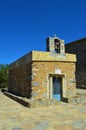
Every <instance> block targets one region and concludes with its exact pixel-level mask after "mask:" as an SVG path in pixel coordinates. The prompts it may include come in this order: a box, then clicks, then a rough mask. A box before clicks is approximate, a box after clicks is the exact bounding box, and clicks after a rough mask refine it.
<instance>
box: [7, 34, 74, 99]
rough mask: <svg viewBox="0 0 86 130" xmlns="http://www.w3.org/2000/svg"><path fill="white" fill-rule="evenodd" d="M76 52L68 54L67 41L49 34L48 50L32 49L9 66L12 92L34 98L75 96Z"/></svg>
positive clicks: (10, 89)
mask: <svg viewBox="0 0 86 130" xmlns="http://www.w3.org/2000/svg"><path fill="white" fill-rule="evenodd" d="M75 72H76V55H74V54H69V53H65V45H64V40H61V39H59V38H58V37H56V36H55V37H49V38H47V40H46V51H45V52H43V51H32V52H30V53H28V54H26V55H25V56H23V57H21V58H20V59H18V60H16V61H15V62H14V63H12V64H10V69H9V88H8V90H9V92H11V93H13V94H16V95H19V96H22V97H27V98H29V99H31V100H39V99H55V100H62V99H64V98H72V97H75V96H76V78H75Z"/></svg>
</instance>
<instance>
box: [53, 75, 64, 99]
mask: <svg viewBox="0 0 86 130" xmlns="http://www.w3.org/2000/svg"><path fill="white" fill-rule="evenodd" d="M52 82H53V83H52V97H53V99H56V100H59V101H60V100H61V97H62V78H61V77H53V80H52Z"/></svg>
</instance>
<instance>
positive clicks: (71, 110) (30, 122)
mask: <svg viewBox="0 0 86 130" xmlns="http://www.w3.org/2000/svg"><path fill="white" fill-rule="evenodd" d="M79 96H80V95H79ZM85 96H86V95H85V94H84V96H82V97H81V100H79V102H77V103H74V104H66V103H63V102H61V103H59V104H58V105H56V106H49V107H43V108H27V107H24V106H22V105H21V104H19V103H17V102H15V101H13V100H12V99H10V98H8V97H7V96H5V95H4V94H3V93H2V92H0V130H86V97H85Z"/></svg>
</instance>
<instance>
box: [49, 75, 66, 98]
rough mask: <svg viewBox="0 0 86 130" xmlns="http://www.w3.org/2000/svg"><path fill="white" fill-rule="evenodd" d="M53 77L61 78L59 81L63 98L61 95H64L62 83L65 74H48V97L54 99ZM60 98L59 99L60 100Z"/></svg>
mask: <svg viewBox="0 0 86 130" xmlns="http://www.w3.org/2000/svg"><path fill="white" fill-rule="evenodd" d="M53 77H57V78H58V77H59V78H61V79H62V83H61V87H62V88H61V99H62V98H63V95H64V91H65V84H64V81H65V75H64V74H49V91H48V92H49V95H48V96H49V99H54V98H53ZM61 99H60V100H61Z"/></svg>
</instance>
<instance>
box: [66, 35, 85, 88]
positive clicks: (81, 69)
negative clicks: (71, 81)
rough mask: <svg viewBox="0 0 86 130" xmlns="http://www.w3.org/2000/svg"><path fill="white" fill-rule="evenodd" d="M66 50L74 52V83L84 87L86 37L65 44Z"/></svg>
mask: <svg viewBox="0 0 86 130" xmlns="http://www.w3.org/2000/svg"><path fill="white" fill-rule="evenodd" d="M65 48H66V52H67V53H72V54H76V56H77V63H76V84H77V87H79V88H86V38H83V39H80V40H77V41H75V42H71V43H68V44H66V45H65Z"/></svg>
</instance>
